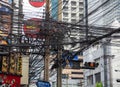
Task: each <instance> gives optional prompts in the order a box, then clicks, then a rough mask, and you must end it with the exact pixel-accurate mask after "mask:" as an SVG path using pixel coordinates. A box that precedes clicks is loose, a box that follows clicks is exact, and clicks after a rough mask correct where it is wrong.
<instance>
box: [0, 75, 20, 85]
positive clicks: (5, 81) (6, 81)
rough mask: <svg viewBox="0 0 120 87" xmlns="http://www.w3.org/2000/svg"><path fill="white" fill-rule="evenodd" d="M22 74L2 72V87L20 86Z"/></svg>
mask: <svg viewBox="0 0 120 87" xmlns="http://www.w3.org/2000/svg"><path fill="white" fill-rule="evenodd" d="M20 78H21V77H20V76H14V75H6V74H0V82H1V83H2V87H20Z"/></svg>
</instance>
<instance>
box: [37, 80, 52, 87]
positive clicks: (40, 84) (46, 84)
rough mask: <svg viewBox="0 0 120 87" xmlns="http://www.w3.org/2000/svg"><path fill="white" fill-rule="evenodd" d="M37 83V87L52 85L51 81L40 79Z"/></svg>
mask: <svg viewBox="0 0 120 87" xmlns="http://www.w3.org/2000/svg"><path fill="white" fill-rule="evenodd" d="M36 85H37V87H51V85H50V83H49V82H45V81H40V80H39V81H38V82H37V83H36Z"/></svg>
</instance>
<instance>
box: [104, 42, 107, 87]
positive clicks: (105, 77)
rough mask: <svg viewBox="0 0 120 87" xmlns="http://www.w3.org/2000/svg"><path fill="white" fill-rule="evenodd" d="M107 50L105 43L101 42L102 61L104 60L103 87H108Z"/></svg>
mask: <svg viewBox="0 0 120 87" xmlns="http://www.w3.org/2000/svg"><path fill="white" fill-rule="evenodd" d="M106 51H107V48H106V42H103V60H104V87H108V84H107V81H108V79H107V78H108V76H107V56H106V55H107V53H106Z"/></svg>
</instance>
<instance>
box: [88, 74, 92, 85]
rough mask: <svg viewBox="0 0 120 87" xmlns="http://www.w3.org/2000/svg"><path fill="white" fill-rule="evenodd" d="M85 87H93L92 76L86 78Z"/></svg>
mask: <svg viewBox="0 0 120 87" xmlns="http://www.w3.org/2000/svg"><path fill="white" fill-rule="evenodd" d="M87 85H93V75H90V76H88V77H87Z"/></svg>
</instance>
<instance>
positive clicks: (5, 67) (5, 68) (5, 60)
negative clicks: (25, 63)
mask: <svg viewBox="0 0 120 87" xmlns="http://www.w3.org/2000/svg"><path fill="white" fill-rule="evenodd" d="M8 67H9V57H7V56H3V57H2V70H1V71H2V72H4V73H8Z"/></svg>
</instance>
